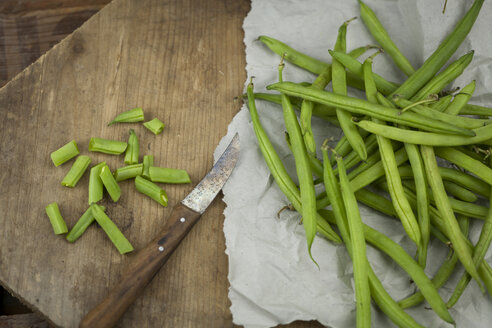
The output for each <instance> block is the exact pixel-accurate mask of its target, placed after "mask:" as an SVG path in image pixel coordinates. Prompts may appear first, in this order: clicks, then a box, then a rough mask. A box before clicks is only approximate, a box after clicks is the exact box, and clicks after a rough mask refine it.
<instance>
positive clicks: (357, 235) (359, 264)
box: [325, 157, 371, 327]
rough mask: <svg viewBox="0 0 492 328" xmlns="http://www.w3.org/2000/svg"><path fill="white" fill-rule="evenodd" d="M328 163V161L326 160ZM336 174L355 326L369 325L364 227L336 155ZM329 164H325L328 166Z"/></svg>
mask: <svg viewBox="0 0 492 328" xmlns="http://www.w3.org/2000/svg"><path fill="white" fill-rule="evenodd" d="M327 163H328V162H327ZM337 165H338V168H339V169H338V176H339V179H340V189H341V196H342V201H343V204H344V207H345V213H346V217H347V226H348V230H349V234H350V241H351V247H352V263H353V267H354V282H355V297H356V305H357V312H356V315H357V320H356V322H357V327H371V293H370V289H369V279H368V269H367V268H368V267H369V262H368V261H367V257H366V242H365V238H364V228H363V223H362V219H361V217H360V212H359V208H358V206H357V200H356V198H355V195H354V192H353V190H352V189H351V188H350V182H349V180H348V177H347V172H346V171H345V167H344V164H343V159H342V158H341V157H337ZM328 166H330V165H325V167H328Z"/></svg>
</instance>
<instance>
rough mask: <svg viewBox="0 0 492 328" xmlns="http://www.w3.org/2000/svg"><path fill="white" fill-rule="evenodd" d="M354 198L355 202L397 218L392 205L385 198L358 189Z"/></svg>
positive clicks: (366, 190)
mask: <svg viewBox="0 0 492 328" xmlns="http://www.w3.org/2000/svg"><path fill="white" fill-rule="evenodd" d="M355 197H356V198H357V201H359V202H361V203H363V204H364V205H366V206H369V207H370V208H372V209H375V210H376V211H378V212H381V213H383V214H386V215H388V216H393V217H395V218H396V217H397V215H396V212H395V209H394V207H393V203H392V202H391V201H390V200H388V199H387V198H386V197H383V196H381V195H378V194H376V193H374V192H371V191H369V190H368V189H367V188H362V189H359V190H357V191H356V192H355Z"/></svg>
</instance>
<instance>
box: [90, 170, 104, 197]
mask: <svg viewBox="0 0 492 328" xmlns="http://www.w3.org/2000/svg"><path fill="white" fill-rule="evenodd" d="M105 165H106V162H101V163H99V164H97V165H95V166H93V167H92V168H91V171H90V174H89V205H91V204H92V203H97V202H98V201H100V200H101V199H102V198H103V191H104V189H103V183H102V180H101V177H100V176H99V174H101V168H102V167H103V166H105Z"/></svg>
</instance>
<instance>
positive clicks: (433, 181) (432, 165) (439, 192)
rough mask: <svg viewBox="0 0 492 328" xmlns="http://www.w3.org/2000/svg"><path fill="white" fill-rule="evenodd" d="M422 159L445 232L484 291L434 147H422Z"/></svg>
mask: <svg viewBox="0 0 492 328" xmlns="http://www.w3.org/2000/svg"><path fill="white" fill-rule="evenodd" d="M420 149H421V152H422V158H423V160H424V164H425V171H426V173H427V179H428V181H429V185H430V186H431V188H432V194H433V195H434V199H435V201H436V205H437V208H438V209H439V212H440V213H441V217H442V219H443V224H444V228H445V231H444V232H447V234H448V237H449V239H450V240H451V242H452V243H453V248H454V250H455V252H456V253H457V254H458V258H459V260H460V262H461V263H462V264H463V266H464V267H465V270H466V271H467V272H469V273H470V274H471V276H472V277H473V278H474V279H475V280H476V281H477V283H478V284H479V286H480V287H481V288H482V289H483V286H482V284H481V283H480V278H479V276H478V272H477V269H476V268H475V265H474V264H473V261H472V254H471V251H470V249H469V248H468V247H467V244H466V238H465V237H464V236H463V234H462V233H461V230H460V227H459V225H458V222H457V221H456V217H455V216H454V213H453V209H452V208H451V205H450V203H449V198H448V197H447V195H446V191H445V190H444V185H443V183H442V178H441V176H440V175H439V169H438V166H437V161H436V156H435V154H434V150H433V148H432V147H428V146H421V147H420Z"/></svg>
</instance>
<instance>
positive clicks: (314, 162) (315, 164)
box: [285, 132, 323, 184]
mask: <svg viewBox="0 0 492 328" xmlns="http://www.w3.org/2000/svg"><path fill="white" fill-rule="evenodd" d="M285 142H286V143H287V146H288V147H289V149H290V151H292V144H291V142H290V137H289V133H287V132H285ZM308 159H309V165H310V166H311V171H312V172H313V174H314V175H316V176H317V177H320V178H322V177H323V164H322V163H321V161H320V160H319V159H317V158H316V157H315V155H314V154H309V153H308ZM313 183H314V184H316V183H315V182H313Z"/></svg>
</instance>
